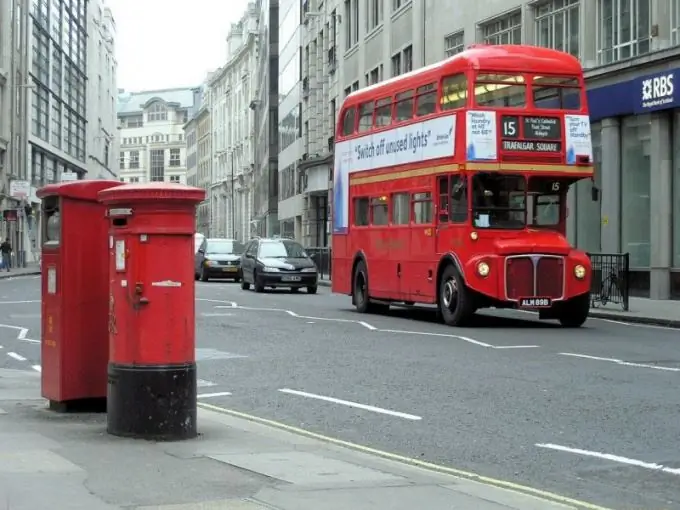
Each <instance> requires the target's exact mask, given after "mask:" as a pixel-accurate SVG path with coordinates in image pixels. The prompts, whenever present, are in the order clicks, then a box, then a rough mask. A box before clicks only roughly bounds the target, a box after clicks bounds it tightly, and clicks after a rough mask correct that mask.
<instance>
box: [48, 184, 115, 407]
mask: <svg viewBox="0 0 680 510" xmlns="http://www.w3.org/2000/svg"><path fill="white" fill-rule="evenodd" d="M121 184H122V183H120V182H118V181H104V180H101V181H94V180H93V181H73V182H65V183H61V184H49V185H47V186H45V187H44V188H41V189H39V190H38V193H37V195H38V197H39V198H40V199H41V200H42V206H41V207H42V229H41V231H42V233H41V235H42V239H41V248H42V299H41V300H42V323H41V324H42V333H41V345H40V351H41V358H42V370H41V372H42V373H41V381H42V396H43V397H44V398H46V399H47V400H49V402H50V407H51V408H52V409H55V410H58V411H78V410H80V411H105V410H106V385H107V375H106V374H107V363H108V357H109V350H108V340H109V335H108V330H107V329H106V321H107V317H108V298H109V274H108V271H109V266H108V251H107V244H106V242H107V238H108V236H107V232H108V221H107V219H106V217H105V215H104V213H105V211H106V209H105V207H104V206H103V205H102V204H101V203H99V201H98V198H97V196H98V193H99V192H100V191H102V190H104V189H110V188H114V187H116V186H120V185H121Z"/></svg>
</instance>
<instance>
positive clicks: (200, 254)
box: [194, 238, 245, 282]
mask: <svg viewBox="0 0 680 510" xmlns="http://www.w3.org/2000/svg"><path fill="white" fill-rule="evenodd" d="M244 249H245V246H244V244H243V243H241V242H240V241H237V240H235V239H220V238H208V239H203V242H202V243H201V245H200V246H199V247H198V251H197V252H196V256H195V264H194V276H195V277H196V279H197V280H198V279H199V278H200V279H201V281H203V282H207V281H208V280H209V279H211V278H220V279H224V278H228V279H231V280H234V281H236V282H240V281H241V254H242V253H243V251H244Z"/></svg>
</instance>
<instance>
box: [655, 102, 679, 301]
mask: <svg viewBox="0 0 680 510" xmlns="http://www.w3.org/2000/svg"><path fill="white" fill-rule="evenodd" d="M674 115H675V117H676V118H678V119H680V114H678V113H677V112H675V113H674ZM672 127H673V116H672V115H671V114H669V113H668V112H658V113H655V114H654V115H652V126H651V144H652V146H651V151H650V152H651V161H650V174H649V179H650V184H649V188H650V197H649V198H650V208H651V210H650V220H651V225H650V245H651V250H650V261H649V270H650V273H649V297H650V298H651V299H669V298H670V293H671V280H670V267H671V256H672V253H671V252H672V239H673V223H672V219H673V187H672V185H671V183H672V180H671V179H672V173H673V140H672V135H671V133H672Z"/></svg>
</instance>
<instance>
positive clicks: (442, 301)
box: [439, 265, 472, 326]
mask: <svg viewBox="0 0 680 510" xmlns="http://www.w3.org/2000/svg"><path fill="white" fill-rule="evenodd" d="M439 311H440V313H441V316H442V319H443V320H444V323H446V324H447V325H449V326H463V325H464V324H465V322H466V321H467V320H468V319H469V318H470V316H471V315H472V310H471V309H470V296H469V294H468V290H467V288H466V287H465V283H464V282H463V278H461V276H460V274H458V271H457V270H456V268H455V267H454V266H452V265H449V266H447V267H446V268H445V269H444V272H443V273H442V277H441V280H440V281H439Z"/></svg>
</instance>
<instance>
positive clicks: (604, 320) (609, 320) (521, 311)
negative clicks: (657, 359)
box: [513, 310, 678, 331]
mask: <svg viewBox="0 0 680 510" xmlns="http://www.w3.org/2000/svg"><path fill="white" fill-rule="evenodd" d="M513 311H515V312H520V313H530V314H532V315H535V316H537V317H538V312H532V311H531V310H513ZM622 319H623V320H614V319H603V318H601V317H588V320H589V321H602V322H609V323H611V324H618V325H619V326H633V327H636V328H650V329H665V330H666V331H677V330H678V328H670V327H668V326H655V325H654V324H641V323H639V322H625V317H622Z"/></svg>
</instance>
